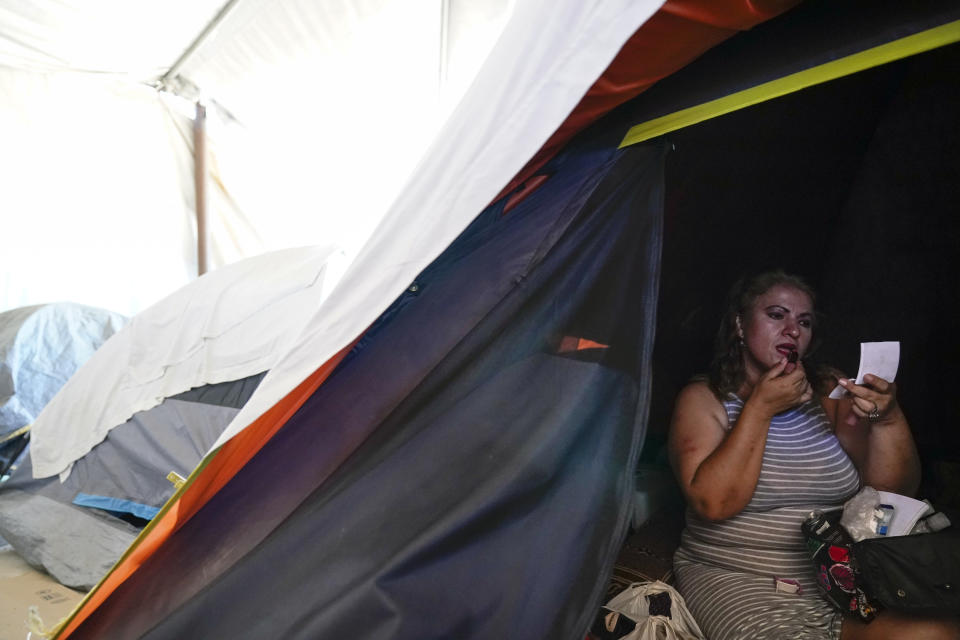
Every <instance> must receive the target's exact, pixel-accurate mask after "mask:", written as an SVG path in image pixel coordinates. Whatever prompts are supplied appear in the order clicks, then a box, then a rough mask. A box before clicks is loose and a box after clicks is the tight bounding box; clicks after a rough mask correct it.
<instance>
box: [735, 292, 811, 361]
mask: <svg viewBox="0 0 960 640" xmlns="http://www.w3.org/2000/svg"><path fill="white" fill-rule="evenodd" d="M738 325H739V326H738V331H739V332H740V335H741V337H742V338H743V342H744V350H743V359H744V366H745V369H746V375H747V380H756V379H757V378H759V377H760V376H761V375H763V374H764V372H766V371H767V370H768V369H769V368H770V367H772V366H773V365H775V364H776V363H777V362H779V361H780V359H781V358H783V357H784V356H789V355H790V352H791V351H796V352H797V355H798V356H799V357H801V358H802V357H803V356H804V354H805V353H806V352H807V347H809V346H810V339H811V338H812V337H813V303H812V301H811V300H810V296H808V295H807V294H806V293H804V292H803V291H801V290H800V289H797V288H795V287H791V286H790V285H785V284H778V285H774V286H773V287H771V288H770V289H768V290H767V291H766V292H765V293H763V294H761V295H759V296H758V297H757V299H756V300H754V302H753V307H752V308H751V309H750V310H749V311H748V312H747V313H746V315H745V317H741V318H740V319H739V323H738Z"/></svg>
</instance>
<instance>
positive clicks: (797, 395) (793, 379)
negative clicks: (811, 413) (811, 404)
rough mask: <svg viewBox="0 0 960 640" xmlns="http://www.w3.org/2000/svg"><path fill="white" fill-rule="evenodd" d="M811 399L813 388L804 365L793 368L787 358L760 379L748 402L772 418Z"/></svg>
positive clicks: (800, 364) (799, 364) (798, 364)
mask: <svg viewBox="0 0 960 640" xmlns="http://www.w3.org/2000/svg"><path fill="white" fill-rule="evenodd" d="M790 368H792V369H793V370H792V371H790ZM787 371H789V373H787ZM811 398H813V388H812V387H811V386H810V382H809V381H808V380H807V372H806V370H805V369H804V368H803V364H802V363H799V362H798V363H797V364H796V366H795V367H792V365H791V363H788V361H787V359H786V358H782V359H781V360H780V362H778V363H777V364H775V365H773V366H772V367H771V368H770V369H768V370H767V372H766V373H764V374H763V375H762V376H761V377H760V380H758V381H757V384H756V385H755V386H754V388H753V391H752V392H751V393H750V397H749V398H748V399H747V402H749V403H751V404H753V405H754V406H756V407H757V408H758V409H760V410H762V411H763V413H764V414H767V415H769V416H771V417H772V416H775V415H776V414H778V413H780V412H781V411H786V410H787V409H790V408H792V407H795V406H797V405H799V404H801V403H803V402H806V401H807V400H810V399H811Z"/></svg>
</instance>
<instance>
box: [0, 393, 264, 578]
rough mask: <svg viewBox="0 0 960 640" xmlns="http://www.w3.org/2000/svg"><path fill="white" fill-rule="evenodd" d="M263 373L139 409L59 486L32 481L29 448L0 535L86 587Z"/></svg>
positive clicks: (1, 497) (0, 519) (9, 492)
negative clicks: (150, 407) (145, 408)
mask: <svg viewBox="0 0 960 640" xmlns="http://www.w3.org/2000/svg"><path fill="white" fill-rule="evenodd" d="M262 377H263V374H257V375H253V376H249V377H246V378H242V379H239V380H234V381H231V382H223V383H219V384H209V385H204V386H202V387H198V388H195V389H191V390H190V391H187V392H185V393H181V394H178V395H176V396H173V397H170V398H167V399H165V400H164V401H163V402H162V403H160V404H159V405H158V406H156V407H153V408H152V409H148V410H146V411H141V412H138V413H137V414H136V415H134V416H133V417H132V418H130V419H129V420H128V421H126V422H125V423H124V424H122V425H120V426H118V427H116V428H114V429H113V430H111V432H110V434H109V435H108V436H107V439H106V440H104V441H103V442H101V443H100V444H99V445H97V446H96V447H94V448H93V450H92V451H91V452H90V453H88V454H87V455H86V456H84V457H83V458H81V459H80V460H77V461H76V462H75V463H74V465H73V468H72V469H71V471H70V474H69V476H68V477H67V478H66V480H65V481H63V482H61V481H60V478H58V477H57V476H54V477H49V478H41V479H34V478H33V469H32V465H31V463H30V456H29V452H28V453H27V455H26V456H25V457H24V459H23V461H22V462H21V464H19V465H18V467H17V469H16V470H15V471H14V472H13V473H12V475H11V477H10V479H9V480H8V481H7V482H6V483H5V484H4V486H3V490H2V491H0V536H2V537H3V538H4V539H6V540H7V542H9V543H10V544H11V545H12V546H13V548H14V550H15V551H16V552H17V553H18V554H20V555H21V556H22V557H23V558H24V559H25V560H26V561H27V562H28V563H29V564H31V565H32V566H34V567H36V568H38V569H42V570H44V571H46V572H47V573H49V574H50V575H52V576H53V577H54V578H56V579H57V580H58V581H59V582H61V583H62V584H64V585H66V586H68V587H74V588H77V589H84V590H86V589H90V588H92V587H93V585H94V584H96V583H97V582H98V581H99V580H100V578H101V577H103V575H104V574H105V573H106V572H107V571H108V570H109V569H110V567H111V566H113V564H114V563H115V562H116V561H117V560H118V559H119V558H120V556H121V555H122V554H123V552H124V551H125V550H126V549H127V547H128V546H130V544H131V543H132V542H133V540H134V539H135V538H136V536H137V534H138V533H139V529H140V527H141V526H142V525H143V524H145V523H146V522H147V521H149V520H150V519H151V518H152V517H153V516H154V515H155V514H156V513H157V511H158V510H159V508H160V507H161V506H162V505H163V504H164V503H165V502H166V501H167V500H168V499H169V498H170V496H171V495H173V492H174V491H175V489H176V488H177V484H178V483H179V482H180V481H181V480H182V478H185V477H186V476H187V475H189V473H190V471H192V470H193V468H194V467H195V466H196V464H197V463H198V462H199V461H200V459H201V458H202V457H203V455H204V454H205V453H206V452H207V450H208V449H209V448H210V445H212V444H213V443H214V441H215V440H216V439H217V437H218V436H219V435H220V433H221V432H222V431H223V429H224V427H226V425H227V424H228V423H229V422H230V420H232V419H233V416H234V415H235V414H236V413H237V411H239V409H240V407H242V406H243V404H244V403H246V401H247V399H248V398H249V397H250V394H252V393H253V390H254V389H256V387H257V385H258V384H259V382H260V379H261V378H262Z"/></svg>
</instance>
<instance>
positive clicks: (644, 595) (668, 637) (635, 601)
mask: <svg viewBox="0 0 960 640" xmlns="http://www.w3.org/2000/svg"><path fill="white" fill-rule="evenodd" d="M664 592H666V593H669V594H670V617H667V616H652V615H650V600H649V597H650V596H652V595H656V594H658V593H664ZM605 606H606V608H607V609H609V610H610V611H615V612H616V613H619V614H620V615H624V616H627V617H628V618H630V619H631V620H633V621H634V622H636V623H637V626H636V627H635V628H634V629H633V631H631V632H630V633H628V634H627V635H625V636H623V637H622V638H620V640H705V638H704V636H703V632H702V631H700V627H699V626H698V625H697V621H696V620H694V619H693V616H692V615H691V614H690V611H689V610H688V609H687V603H686V602H684V600H683V596H681V595H680V594H679V593H677V590H676V589H674V588H673V587H671V586H670V585H668V584H666V583H664V582H660V581H659V580H655V581H654V582H634V583H633V584H631V585H630V586H629V587H627V588H626V589H624V590H623V591H621V592H620V593H618V594H617V595H615V596H614V597H613V598H611V599H610V601H609V602H608V603H607V604H606V605H605Z"/></svg>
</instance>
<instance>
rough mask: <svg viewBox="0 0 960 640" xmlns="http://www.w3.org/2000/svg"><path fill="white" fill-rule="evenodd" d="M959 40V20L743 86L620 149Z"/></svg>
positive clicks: (642, 130) (643, 127)
mask: <svg viewBox="0 0 960 640" xmlns="http://www.w3.org/2000/svg"><path fill="white" fill-rule="evenodd" d="M958 40H960V20H957V21H954V22H948V23H946V24H943V25H940V26H939V27H934V28H933V29H928V30H926V31H921V32H920V33H915V34H913V35H912V36H907V37H905V38H901V39H899V40H894V41H892V42H888V43H886V44H882V45H880V46H877V47H873V48H871V49H866V50H865V51H861V52H860V53H855V54H853V55H849V56H846V57H844V58H840V59H838V60H832V61H830V62H827V63H825V64H821V65H818V66H816V67H811V68H810V69H805V70H803V71H798V72H797V73H792V74H790V75H788V76H784V77H782V78H778V79H776V80H771V81H770V82H765V83H763V84H760V85H757V86H755V87H751V88H750V89H744V90H743V91H738V92H737V93H732V94H730V95H728V96H724V97H722V98H717V99H716V100H711V101H710V102H704V103H703V104H699V105H696V106H694V107H689V108H687V109H682V110H680V111H675V112H674V113H670V114H667V115H665V116H661V117H659V118H654V119H653V120H648V121H647V122H643V123H641V124H638V125H634V126H633V127H631V128H630V130H629V131H627V135H626V136H625V137H624V138H623V141H622V142H621V143H620V148H621V149H622V148H623V147H628V146H630V145H632V144H637V143H638V142H643V141H644V140H650V139H651V138H656V137H657V136H662V135H663V134H665V133H669V132H671V131H676V130H677V129H682V128H684V127H689V126H690V125H693V124H697V123H698V122H703V121H704V120H709V119H710V118H715V117H717V116H722V115H723V114H725V113H730V112H732V111H737V110H738V109H743V108H744V107H749V106H751V105H755V104H758V103H760V102H765V101H767V100H771V99H773V98H779V97H780V96H784V95H787V94H788V93H793V92H794V91H799V90H800V89H806V88H807V87H811V86H813V85H816V84H820V83H823V82H828V81H830V80H835V79H837V78H841V77H843V76H847V75H850V74H852V73H856V72H857V71H863V70H864V69H869V68H871V67H877V66H880V65H882V64H886V63H888V62H893V61H894V60H900V59H901V58H906V57H908V56H912V55H915V54H918V53H923V52H924V51H930V50H932V49H936V48H938V47H942V46H945V45H948V44H953V43H954V42H957V41H958Z"/></svg>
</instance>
